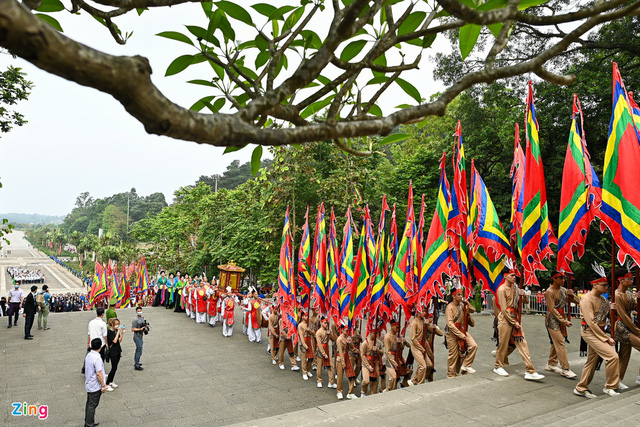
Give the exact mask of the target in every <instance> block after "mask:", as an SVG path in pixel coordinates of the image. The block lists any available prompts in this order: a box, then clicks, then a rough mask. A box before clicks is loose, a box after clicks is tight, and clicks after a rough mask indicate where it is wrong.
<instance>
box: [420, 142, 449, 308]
mask: <svg viewBox="0 0 640 427" xmlns="http://www.w3.org/2000/svg"><path fill="white" fill-rule="evenodd" d="M446 156H447V153H444V154H443V155H442V158H441V159H440V184H439V185H438V196H437V199H436V209H435V212H434V213H433V219H432V220H431V226H430V227H429V234H428V235H427V243H426V246H425V254H424V259H423V262H422V270H421V275H422V277H420V290H419V295H418V303H419V304H426V303H428V302H429V299H430V298H431V297H432V296H434V295H435V294H436V292H438V293H439V294H440V295H441V296H442V292H441V290H440V287H441V285H442V284H443V280H442V275H443V274H446V275H448V276H451V274H452V272H451V253H450V250H449V239H448V238H447V233H446V228H447V222H448V219H449V211H450V209H451V202H450V199H451V196H450V194H449V183H448V182H447V174H446V171H445V161H446Z"/></svg>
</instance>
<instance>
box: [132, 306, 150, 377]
mask: <svg viewBox="0 0 640 427" xmlns="http://www.w3.org/2000/svg"><path fill="white" fill-rule="evenodd" d="M131 331H132V332H133V342H135V343H136V353H135V355H134V358H133V367H134V369H135V370H136V371H142V370H143V369H144V368H143V367H142V365H141V364H140V357H141V356H142V343H143V341H142V337H143V333H144V332H148V331H149V327H148V326H147V322H146V321H145V320H144V317H142V307H140V306H138V307H136V317H135V318H134V319H133V323H132V324H131Z"/></svg>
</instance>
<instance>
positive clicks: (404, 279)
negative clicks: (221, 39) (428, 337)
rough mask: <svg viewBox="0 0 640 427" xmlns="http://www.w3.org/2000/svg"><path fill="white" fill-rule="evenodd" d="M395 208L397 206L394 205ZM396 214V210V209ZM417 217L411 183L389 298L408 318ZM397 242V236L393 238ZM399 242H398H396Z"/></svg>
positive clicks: (409, 314) (393, 217) (410, 184)
mask: <svg viewBox="0 0 640 427" xmlns="http://www.w3.org/2000/svg"><path fill="white" fill-rule="evenodd" d="M394 207H395V205H394ZM394 214H395V209H394ZM394 220H395V215H392V216H391V227H392V233H393V231H394V230H393V227H394V225H395V221H394ZM414 222H415V217H414V213H413V186H412V183H411V182H409V198H408V201H407V223H406V225H405V227H404V232H403V233H402V238H401V239H400V246H398V249H397V250H396V251H394V252H395V256H394V258H395V259H394V261H395V262H394V263H393V269H392V270H391V275H390V276H391V278H390V281H389V296H390V298H391V301H393V305H394V310H395V309H396V308H397V307H402V309H403V310H404V312H405V314H406V316H407V318H409V317H410V316H411V307H410V306H409V298H410V297H411V293H410V292H411V290H412V286H411V283H412V282H413V277H412V276H413V264H412V262H411V243H412V242H413V235H414V227H415V224H414ZM392 238H393V239H394V240H396V237H395V234H394V235H393V237H392ZM396 242H397V240H396Z"/></svg>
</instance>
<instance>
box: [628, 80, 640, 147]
mask: <svg viewBox="0 0 640 427" xmlns="http://www.w3.org/2000/svg"><path fill="white" fill-rule="evenodd" d="M629 106H630V107H631V113H632V114H633V123H635V125H636V132H637V133H638V134H639V136H638V139H639V140H640V107H638V104H636V101H635V100H634V99H633V92H629Z"/></svg>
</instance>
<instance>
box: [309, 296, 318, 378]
mask: <svg viewBox="0 0 640 427" xmlns="http://www.w3.org/2000/svg"><path fill="white" fill-rule="evenodd" d="M319 329H320V315H319V314H318V311H317V310H316V309H315V308H312V309H311V314H310V315H309V333H310V334H311V336H312V337H314V339H312V340H311V350H312V351H313V354H316V353H317V352H316V340H315V336H316V333H317V332H318V330H319ZM311 364H312V368H311V369H314V370H315V369H317V366H316V360H315V359H314V360H313V361H312V362H311ZM311 369H309V371H311Z"/></svg>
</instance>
